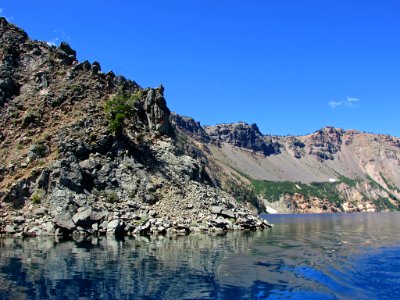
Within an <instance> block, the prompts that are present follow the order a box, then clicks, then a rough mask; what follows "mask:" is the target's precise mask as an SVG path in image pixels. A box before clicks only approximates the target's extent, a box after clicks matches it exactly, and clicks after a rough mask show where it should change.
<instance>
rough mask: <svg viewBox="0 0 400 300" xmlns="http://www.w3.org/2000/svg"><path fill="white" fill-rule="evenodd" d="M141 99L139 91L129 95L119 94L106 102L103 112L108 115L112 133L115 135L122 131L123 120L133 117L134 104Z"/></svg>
mask: <svg viewBox="0 0 400 300" xmlns="http://www.w3.org/2000/svg"><path fill="white" fill-rule="evenodd" d="M141 97H142V92H141V91H139V92H137V93H135V94H131V95H127V94H125V93H124V92H119V93H118V94H117V95H116V96H114V97H113V98H111V99H109V100H108V101H107V102H106V104H105V106H104V111H105V112H106V113H107V114H109V115H110V123H109V128H110V130H111V131H112V132H115V133H117V132H120V131H121V130H122V127H123V124H124V121H125V119H126V118H131V117H132V116H133V115H134V113H135V107H134V106H135V102H136V101H137V100H139V99H140V98H141Z"/></svg>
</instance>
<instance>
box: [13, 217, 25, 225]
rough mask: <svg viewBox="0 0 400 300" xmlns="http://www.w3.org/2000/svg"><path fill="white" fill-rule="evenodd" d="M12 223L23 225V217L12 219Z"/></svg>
mask: <svg viewBox="0 0 400 300" xmlns="http://www.w3.org/2000/svg"><path fill="white" fill-rule="evenodd" d="M14 223H15V224H23V223H25V218H24V217H23V216H18V217H15V218H14Z"/></svg>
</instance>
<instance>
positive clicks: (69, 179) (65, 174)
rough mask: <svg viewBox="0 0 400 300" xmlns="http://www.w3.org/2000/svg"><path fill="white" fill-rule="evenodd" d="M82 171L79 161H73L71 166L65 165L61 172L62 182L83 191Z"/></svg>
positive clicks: (74, 189) (77, 190) (69, 187)
mask: <svg viewBox="0 0 400 300" xmlns="http://www.w3.org/2000/svg"><path fill="white" fill-rule="evenodd" d="M82 180H83V178H82V173H81V170H80V167H79V165H78V164H77V163H71V164H70V166H69V168H67V167H64V168H62V169H61V172H60V184H61V185H63V186H65V187H66V188H68V189H70V190H72V191H75V192H78V193H79V192H81V191H82Z"/></svg>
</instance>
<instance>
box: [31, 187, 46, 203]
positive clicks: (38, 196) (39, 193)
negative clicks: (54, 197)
mask: <svg viewBox="0 0 400 300" xmlns="http://www.w3.org/2000/svg"><path fill="white" fill-rule="evenodd" d="M43 196H44V191H43V190H40V189H39V190H37V191H36V192H35V193H33V194H32V196H31V201H32V203H33V204H40V202H41V201H42V198H43Z"/></svg>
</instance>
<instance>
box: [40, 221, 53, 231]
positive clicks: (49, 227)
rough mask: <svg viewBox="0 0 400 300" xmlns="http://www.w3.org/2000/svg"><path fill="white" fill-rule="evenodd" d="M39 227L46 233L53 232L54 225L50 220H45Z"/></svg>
mask: <svg viewBox="0 0 400 300" xmlns="http://www.w3.org/2000/svg"><path fill="white" fill-rule="evenodd" d="M41 228H42V229H43V230H44V231H45V232H46V233H48V234H54V232H55V227H54V224H53V223H52V222H45V223H43V224H42V225H41Z"/></svg>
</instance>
